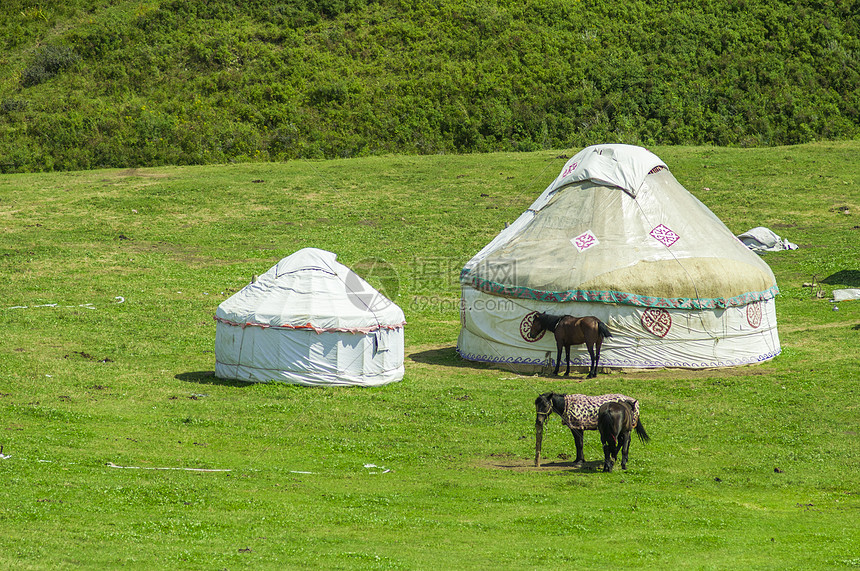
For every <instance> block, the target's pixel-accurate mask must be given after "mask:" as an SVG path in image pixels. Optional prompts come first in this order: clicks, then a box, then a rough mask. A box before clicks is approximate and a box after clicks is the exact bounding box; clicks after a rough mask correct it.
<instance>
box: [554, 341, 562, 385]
mask: <svg viewBox="0 0 860 571" xmlns="http://www.w3.org/2000/svg"><path fill="white" fill-rule="evenodd" d="M555 343H556V345H557V346H558V356H557V357H556V358H555V371H553V373H552V374H553V375H556V376H558V369H559V367H561V341H558V340H556V342H555Z"/></svg>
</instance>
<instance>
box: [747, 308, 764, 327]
mask: <svg viewBox="0 0 860 571" xmlns="http://www.w3.org/2000/svg"><path fill="white" fill-rule="evenodd" d="M761 316H762V309H761V302H759V301H756V302H753V303H750V304H748V305H747V323H749V324H750V327H752V328H753V329H758V328H759V326H760V325H761Z"/></svg>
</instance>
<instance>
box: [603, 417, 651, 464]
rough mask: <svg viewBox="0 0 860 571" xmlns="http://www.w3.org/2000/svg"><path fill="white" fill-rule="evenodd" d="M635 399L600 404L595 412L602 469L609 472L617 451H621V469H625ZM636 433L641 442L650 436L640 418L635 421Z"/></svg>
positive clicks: (616, 457)
mask: <svg viewBox="0 0 860 571" xmlns="http://www.w3.org/2000/svg"><path fill="white" fill-rule="evenodd" d="M635 406H636V401H625V400H621V401H615V402H608V403H606V404H604V405H601V407H600V410H599V411H598V412H597V430H598V431H599V432H600V442H601V444H603V471H604V472H611V471H612V468H613V466H615V461H616V460H618V451H619V450H620V451H621V469H622V470H626V469H627V452H628V451H629V450H630V432H631V431H632V430H633V408H634V407H635ZM636 435H637V436H639V440H641V441H642V442H643V443H645V442H648V441H649V440H651V438H650V437H649V436H648V433H647V432H645V427H644V426H642V418H641V417H640V418H639V421H638V422H637V423H636Z"/></svg>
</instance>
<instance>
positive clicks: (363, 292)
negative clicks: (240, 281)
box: [215, 248, 405, 332]
mask: <svg viewBox="0 0 860 571" xmlns="http://www.w3.org/2000/svg"><path fill="white" fill-rule="evenodd" d="M215 318H216V319H217V320H218V321H222V322H224V323H230V324H235V325H242V326H247V325H253V326H260V327H278V328H291V329H313V330H315V331H317V332H323V331H341V332H369V331H374V330H377V329H393V328H402V327H403V326H404V325H405V319H404V315H403V310H401V309H400V307H398V306H397V305H396V304H394V303H393V302H391V301H390V300H389V299H388V298H386V297H385V296H383V295H382V294H381V293H379V292H378V291H377V290H376V289H374V288H373V287H372V286H371V285H370V284H368V283H367V282H366V281H364V280H363V279H362V278H361V277H359V276H358V275H357V274H356V273H355V272H353V271H352V270H350V269H349V268H348V267H346V266H345V265H343V264H341V263H340V262H338V261H337V255H336V254H334V253H332V252H327V251H325V250H320V249H317V248H304V249H302V250H299V251H297V252H295V253H293V254H291V255H290V256H287V257H286V258H284V259H282V260H281V261H280V262H278V263H277V264H275V265H274V266H272V268H270V269H269V270H268V271H267V272H266V273H264V274H263V275H261V276H260V277H259V278H258V279H257V281H255V282H254V283H251V284H248V285H247V286H246V287H245V288H243V289H242V290H241V291H239V292H237V293H235V294H234V295H233V296H231V297H230V298H228V299H227V300H225V301H224V302H223V303H221V305H219V306H218V309H217V311H216V313H215Z"/></svg>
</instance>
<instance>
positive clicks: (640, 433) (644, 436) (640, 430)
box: [636, 418, 651, 444]
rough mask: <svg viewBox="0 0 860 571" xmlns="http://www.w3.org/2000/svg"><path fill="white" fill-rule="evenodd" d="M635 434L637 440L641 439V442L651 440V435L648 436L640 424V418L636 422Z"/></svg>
mask: <svg viewBox="0 0 860 571" xmlns="http://www.w3.org/2000/svg"><path fill="white" fill-rule="evenodd" d="M636 436H638V437H639V440H641V441H642V444H645V443H646V442H648V441H650V440H651V437H650V436H648V433H647V432H645V427H644V426H642V419H641V418H640V419H639V422H637V423H636Z"/></svg>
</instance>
